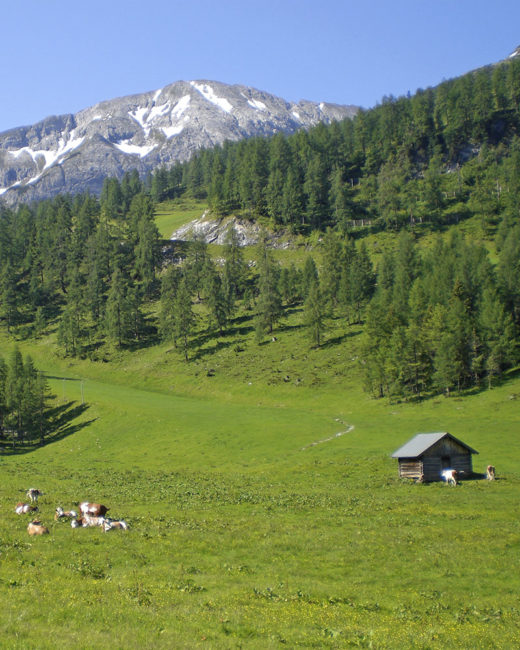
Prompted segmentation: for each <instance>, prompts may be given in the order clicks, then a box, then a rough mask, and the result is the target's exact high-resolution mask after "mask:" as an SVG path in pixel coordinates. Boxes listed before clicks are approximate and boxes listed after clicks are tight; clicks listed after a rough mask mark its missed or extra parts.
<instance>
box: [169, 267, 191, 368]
mask: <svg viewBox="0 0 520 650" xmlns="http://www.w3.org/2000/svg"><path fill="white" fill-rule="evenodd" d="M173 308H174V313H175V322H174V328H175V329H174V336H175V339H176V340H177V341H180V342H181V347H182V351H183V353H184V358H185V360H186V361H188V360H189V357H188V351H189V337H190V336H191V335H192V334H193V326H194V324H195V315H194V313H193V308H192V302H191V294H190V290H189V283H188V281H187V279H186V276H183V277H182V279H181V281H180V282H179V286H178V287H177V291H176V294H175V299H174V303H173Z"/></svg>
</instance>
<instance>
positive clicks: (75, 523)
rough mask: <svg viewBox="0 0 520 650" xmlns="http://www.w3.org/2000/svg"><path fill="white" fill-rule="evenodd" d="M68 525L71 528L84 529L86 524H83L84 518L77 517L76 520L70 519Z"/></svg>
mask: <svg viewBox="0 0 520 650" xmlns="http://www.w3.org/2000/svg"><path fill="white" fill-rule="evenodd" d="M70 525H71V526H72V528H85V527H86V525H87V524H86V523H85V518H84V517H78V518H77V519H72V520H71V522H70Z"/></svg>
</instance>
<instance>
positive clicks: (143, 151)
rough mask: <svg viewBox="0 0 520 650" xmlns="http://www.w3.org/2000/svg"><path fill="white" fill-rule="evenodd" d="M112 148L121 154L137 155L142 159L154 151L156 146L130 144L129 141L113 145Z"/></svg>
mask: <svg viewBox="0 0 520 650" xmlns="http://www.w3.org/2000/svg"><path fill="white" fill-rule="evenodd" d="M114 147H116V148H117V149H119V151H122V152H123V153H129V154H133V155H138V156H139V157H140V158H144V157H145V156H147V155H148V154H149V153H150V152H151V151H153V150H154V149H155V147H156V145H155V144H151V145H138V144H132V143H131V142H130V141H129V140H123V141H122V142H119V143H114Z"/></svg>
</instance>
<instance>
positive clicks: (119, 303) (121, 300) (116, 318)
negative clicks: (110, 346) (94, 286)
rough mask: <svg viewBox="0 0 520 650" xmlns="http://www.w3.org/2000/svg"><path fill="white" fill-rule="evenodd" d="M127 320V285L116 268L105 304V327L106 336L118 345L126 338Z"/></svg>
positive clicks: (128, 317) (128, 316)
mask: <svg viewBox="0 0 520 650" xmlns="http://www.w3.org/2000/svg"><path fill="white" fill-rule="evenodd" d="M129 320H130V315H129V305H128V300H127V285H126V282H125V279H124V278H123V274H122V273H121V271H120V270H119V269H118V268H116V270H115V271H114V273H113V275H112V282H111V284H110V289H109V290H108V296H107V301H106V305H105V328H106V333H107V336H108V338H109V339H111V340H112V341H115V342H116V344H117V345H118V347H121V346H122V345H123V343H124V342H125V341H126V339H127V335H128V329H129Z"/></svg>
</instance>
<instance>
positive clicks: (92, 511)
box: [79, 501, 110, 517]
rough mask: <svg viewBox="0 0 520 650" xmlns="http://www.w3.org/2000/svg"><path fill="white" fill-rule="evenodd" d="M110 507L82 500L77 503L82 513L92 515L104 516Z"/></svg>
mask: <svg viewBox="0 0 520 650" xmlns="http://www.w3.org/2000/svg"><path fill="white" fill-rule="evenodd" d="M109 509H110V508H107V507H106V506H104V505H102V504H101V503H89V502H88V501H83V502H82V503H80V504H79V510H80V512H81V514H82V515H92V516H93V517H104V516H105V515H106V514H107V512H108V511H109Z"/></svg>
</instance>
